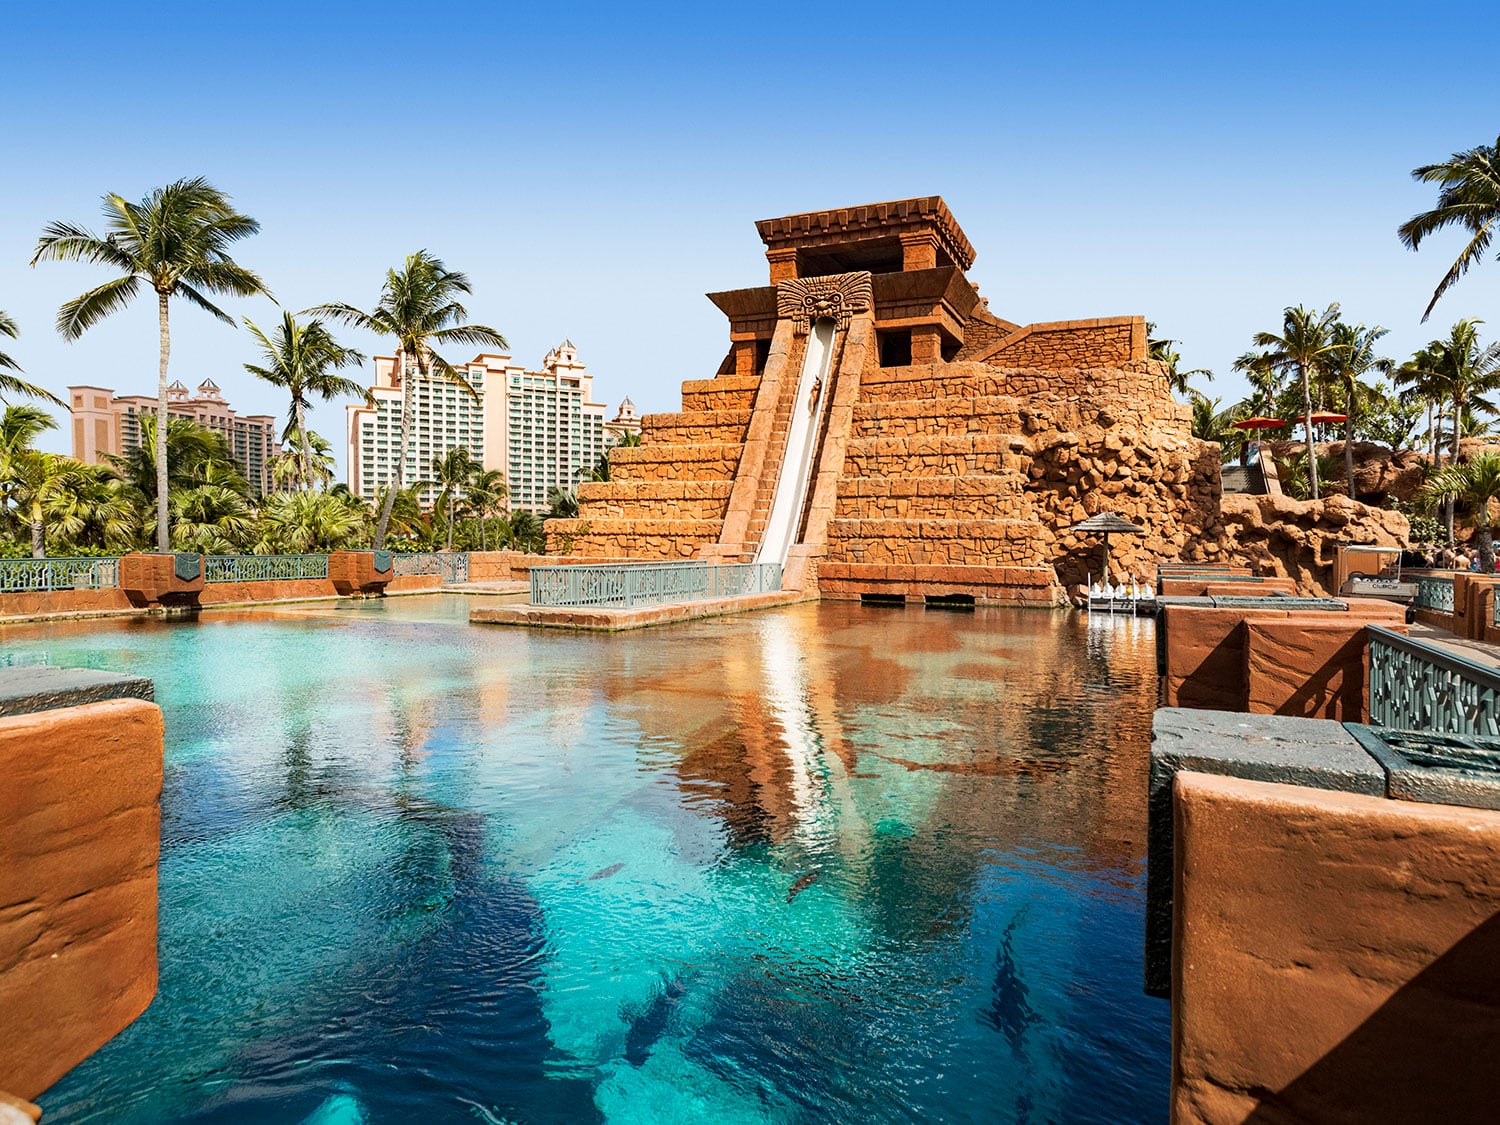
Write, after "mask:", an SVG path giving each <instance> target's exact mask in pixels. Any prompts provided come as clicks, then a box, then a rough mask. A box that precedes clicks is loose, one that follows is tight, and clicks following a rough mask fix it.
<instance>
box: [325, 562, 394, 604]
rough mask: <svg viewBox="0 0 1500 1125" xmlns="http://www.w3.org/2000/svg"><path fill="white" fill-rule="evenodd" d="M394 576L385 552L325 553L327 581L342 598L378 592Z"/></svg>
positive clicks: (382, 589) (368, 595) (391, 565)
mask: <svg viewBox="0 0 1500 1125" xmlns="http://www.w3.org/2000/svg"><path fill="white" fill-rule="evenodd" d="M395 576H396V568H395V565H394V563H393V562H392V560H391V553H390V552H389V551H334V552H333V553H332V554H330V555H329V556H328V580H329V581H330V582H331V583H333V588H334V590H335V591H336V592H337V593H338V595H339V596H340V597H343V598H351V597H370V596H374V595H379V594H382V593H384V592H385V588H386V587H387V586H388V585H390V582H391V579H392V578H394V577H395Z"/></svg>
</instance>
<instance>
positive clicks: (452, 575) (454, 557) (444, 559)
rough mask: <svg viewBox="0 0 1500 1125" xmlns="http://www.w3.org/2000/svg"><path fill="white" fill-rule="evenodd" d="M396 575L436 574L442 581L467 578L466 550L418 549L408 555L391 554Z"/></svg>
mask: <svg viewBox="0 0 1500 1125" xmlns="http://www.w3.org/2000/svg"><path fill="white" fill-rule="evenodd" d="M391 560H392V566H393V567H394V568H395V572H396V574H397V576H400V575H403V574H437V575H441V576H442V579H443V581H444V582H467V581H468V580H469V555H468V552H466V551H420V552H417V553H415V554H410V555H392V556H391Z"/></svg>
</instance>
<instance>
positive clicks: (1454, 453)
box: [1443, 391, 1463, 547]
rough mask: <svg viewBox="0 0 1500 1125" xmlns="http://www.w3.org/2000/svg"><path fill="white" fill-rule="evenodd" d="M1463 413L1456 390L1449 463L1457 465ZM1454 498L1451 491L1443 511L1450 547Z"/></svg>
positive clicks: (1452, 541) (1452, 537)
mask: <svg viewBox="0 0 1500 1125" xmlns="http://www.w3.org/2000/svg"><path fill="white" fill-rule="evenodd" d="M1462 415H1463V402H1462V400H1461V398H1460V396H1459V393H1458V392H1457V391H1454V392H1453V444H1452V446H1451V447H1450V448H1449V461H1448V463H1449V464H1450V465H1457V464H1458V450H1459V446H1458V441H1459V438H1458V420H1459V418H1460V417H1462ZM1453 500H1454V498H1453V494H1452V493H1449V494H1448V503H1447V505H1446V506H1445V508H1444V512H1443V516H1444V522H1445V523H1446V524H1447V525H1448V546H1450V547H1451V546H1453V544H1454V542H1455V537H1454V534H1453V523H1454V519H1453Z"/></svg>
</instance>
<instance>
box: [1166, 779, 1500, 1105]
mask: <svg viewBox="0 0 1500 1125" xmlns="http://www.w3.org/2000/svg"><path fill="white" fill-rule="evenodd" d="M1173 803H1174V812H1175V824H1176V890H1175V899H1174V902H1175V912H1174V916H1173V931H1174V933H1173V948H1172V972H1173V982H1172V1024H1173V1035H1172V1039H1173V1060H1172V1121H1173V1122H1174V1123H1175V1125H1231V1123H1234V1125H1238V1123H1240V1122H1244V1121H1265V1122H1273V1121H1276V1122H1408V1121H1409V1122H1419V1121H1421V1122H1454V1123H1457V1122H1468V1121H1493V1120H1495V1108H1496V1103H1495V1090H1494V1061H1495V1058H1496V1054H1497V1051H1500V974H1497V973H1496V970H1495V966H1496V965H1497V964H1500V813H1495V812H1486V811H1482V810H1478V809H1468V808H1454V807H1449V806H1443V805H1428V804H1420V803H1416V802H1409V801H1392V800H1385V799H1383V798H1379V797H1367V796H1362V795H1356V794H1348V793H1335V792H1328V791H1324V790H1317V789H1306V788H1302V787H1300V786H1290V785H1273V784H1269V783H1265V782H1256V781H1243V780H1240V779H1237V778H1228V777H1210V776H1207V775H1205V774H1198V773H1191V772H1184V773H1179V774H1178V775H1177V778H1176V781H1175V795H1174V802H1173Z"/></svg>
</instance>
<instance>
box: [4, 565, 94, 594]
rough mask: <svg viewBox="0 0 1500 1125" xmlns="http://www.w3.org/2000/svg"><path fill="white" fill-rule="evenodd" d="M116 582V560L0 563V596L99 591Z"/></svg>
mask: <svg viewBox="0 0 1500 1125" xmlns="http://www.w3.org/2000/svg"><path fill="white" fill-rule="evenodd" d="M119 581H120V560H119V559H118V558H97V559H0V594H17V593H35V592H38V591H44V590H102V589H106V588H108V587H110V586H117V585H119Z"/></svg>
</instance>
